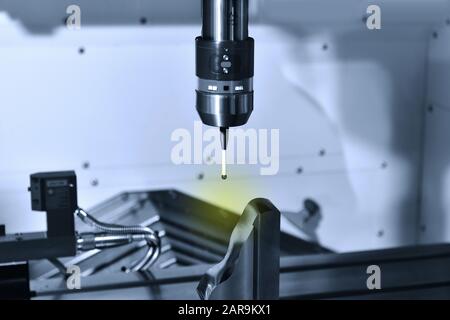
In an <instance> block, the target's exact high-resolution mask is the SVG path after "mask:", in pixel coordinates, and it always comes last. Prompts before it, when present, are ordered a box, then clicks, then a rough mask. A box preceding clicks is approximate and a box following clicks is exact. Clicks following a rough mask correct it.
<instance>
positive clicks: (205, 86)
mask: <svg viewBox="0 0 450 320" xmlns="http://www.w3.org/2000/svg"><path fill="white" fill-rule="evenodd" d="M202 17H203V28H202V35H201V36H200V37H198V38H197V39H196V41H195V42H196V75H197V77H198V88H197V91H196V93H197V99H196V108H197V111H198V113H199V115H200V118H201V120H202V122H203V123H204V124H206V125H209V126H214V127H218V128H220V135H221V144H222V178H223V179H226V170H225V155H224V154H225V150H226V149H227V143H228V128H231V127H238V126H242V125H244V124H246V123H247V121H248V119H249V118H250V115H251V113H252V111H253V75H254V40H253V39H252V38H250V37H249V36H248V0H202Z"/></svg>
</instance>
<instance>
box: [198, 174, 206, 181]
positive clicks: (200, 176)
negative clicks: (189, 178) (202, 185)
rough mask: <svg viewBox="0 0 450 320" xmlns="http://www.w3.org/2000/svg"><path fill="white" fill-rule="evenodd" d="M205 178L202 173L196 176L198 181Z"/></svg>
mask: <svg viewBox="0 0 450 320" xmlns="http://www.w3.org/2000/svg"><path fill="white" fill-rule="evenodd" d="M204 177H205V175H204V174H203V173H199V174H198V176H197V179H198V180H203V178H204Z"/></svg>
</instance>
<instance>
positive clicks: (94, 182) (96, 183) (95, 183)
mask: <svg viewBox="0 0 450 320" xmlns="http://www.w3.org/2000/svg"><path fill="white" fill-rule="evenodd" d="M98 184H99V181H98V179H93V180H92V181H91V186H93V187H97V186H98Z"/></svg>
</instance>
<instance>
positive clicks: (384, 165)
mask: <svg viewBox="0 0 450 320" xmlns="http://www.w3.org/2000/svg"><path fill="white" fill-rule="evenodd" d="M387 167H388V163H387V162H386V161H385V162H383V163H382V164H381V169H386V168H387Z"/></svg>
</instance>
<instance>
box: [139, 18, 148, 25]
mask: <svg viewBox="0 0 450 320" xmlns="http://www.w3.org/2000/svg"><path fill="white" fill-rule="evenodd" d="M139 22H140V23H141V24H147V18H146V17H141V18H140V19H139Z"/></svg>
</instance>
